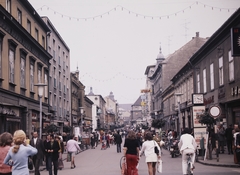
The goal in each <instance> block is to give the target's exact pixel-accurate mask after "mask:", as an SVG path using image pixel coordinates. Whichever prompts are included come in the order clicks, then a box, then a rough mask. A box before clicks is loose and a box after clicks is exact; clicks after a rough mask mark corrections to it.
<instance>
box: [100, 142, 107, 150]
mask: <svg viewBox="0 0 240 175" xmlns="http://www.w3.org/2000/svg"><path fill="white" fill-rule="evenodd" d="M105 149H107V145H106V140H103V141H102V147H101V150H105Z"/></svg>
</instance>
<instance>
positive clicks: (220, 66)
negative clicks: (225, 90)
mask: <svg viewBox="0 0 240 175" xmlns="http://www.w3.org/2000/svg"><path fill="white" fill-rule="evenodd" d="M218 64H219V85H220V86H222V85H223V57H220V58H219V59H218Z"/></svg>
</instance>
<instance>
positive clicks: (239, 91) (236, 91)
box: [231, 86, 240, 96]
mask: <svg viewBox="0 0 240 175" xmlns="http://www.w3.org/2000/svg"><path fill="white" fill-rule="evenodd" d="M239 94H240V88H239V87H238V86H235V87H233V88H231V95H232V96H237V95H239Z"/></svg>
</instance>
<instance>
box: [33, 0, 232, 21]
mask: <svg viewBox="0 0 240 175" xmlns="http://www.w3.org/2000/svg"><path fill="white" fill-rule="evenodd" d="M194 5H199V6H202V7H204V8H209V9H212V10H218V11H220V12H222V11H227V12H230V11H232V10H234V11H235V10H237V8H222V7H215V6H211V5H207V4H204V3H201V2H198V1H196V2H194V3H193V4H191V5H190V6H187V7H186V8H184V9H182V10H180V11H177V12H175V13H171V14H167V15H162V16H150V15H144V14H141V13H137V12H134V11H131V10H129V9H127V8H125V7H123V6H121V5H118V6H116V7H114V8H112V9H110V10H108V11H106V12H104V13H102V14H99V15H95V16H91V17H74V16H69V15H65V14H63V13H61V12H58V11H56V10H54V9H52V8H50V7H48V6H47V5H43V6H42V7H40V8H39V9H37V11H39V10H41V11H43V10H49V11H52V12H53V13H54V14H55V15H59V16H60V17H62V18H67V19H69V20H75V21H82V20H85V21H88V20H95V19H98V18H103V17H104V16H105V15H110V13H112V12H115V11H119V10H120V11H123V12H127V13H129V14H131V15H134V16H136V17H142V18H144V19H169V18H170V17H173V16H177V15H178V14H180V13H184V12H185V11H187V10H191V8H192V7H193V6H194Z"/></svg>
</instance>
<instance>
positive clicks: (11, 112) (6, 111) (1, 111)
mask: <svg viewBox="0 0 240 175" xmlns="http://www.w3.org/2000/svg"><path fill="white" fill-rule="evenodd" d="M0 114H6V115H13V116H17V115H16V113H15V111H14V110H12V109H11V108H7V107H5V106H0Z"/></svg>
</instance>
